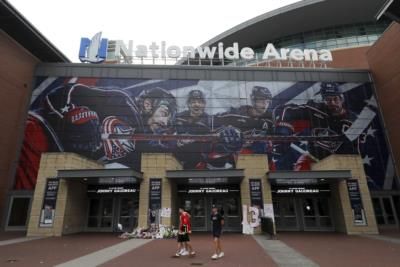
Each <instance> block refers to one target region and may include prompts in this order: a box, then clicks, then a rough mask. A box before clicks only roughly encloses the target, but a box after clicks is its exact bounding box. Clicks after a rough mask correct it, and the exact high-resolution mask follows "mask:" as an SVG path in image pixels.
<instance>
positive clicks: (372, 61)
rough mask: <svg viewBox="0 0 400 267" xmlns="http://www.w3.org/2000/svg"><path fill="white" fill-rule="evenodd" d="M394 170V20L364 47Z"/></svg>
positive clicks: (399, 117)
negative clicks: (377, 37) (375, 40)
mask: <svg viewBox="0 0 400 267" xmlns="http://www.w3.org/2000/svg"><path fill="white" fill-rule="evenodd" d="M367 59H368V62H369V65H370V70H371V73H372V77H373V79H374V82H375V86H376V91H377V97H378V101H379V103H380V106H381V109H382V114H383V117H384V121H385V124H386V129H387V131H388V134H389V141H390V143H391V145H392V149H393V154H394V158H395V162H396V169H397V173H400V166H399V164H400V138H399V137H400V123H399V122H400V108H399V103H400V24H398V23H393V24H392V25H391V26H389V28H388V29H387V30H386V31H385V32H384V34H383V35H382V36H381V38H380V39H379V40H378V41H377V42H376V43H375V44H374V46H372V47H371V48H370V49H369V50H368V51H367Z"/></svg>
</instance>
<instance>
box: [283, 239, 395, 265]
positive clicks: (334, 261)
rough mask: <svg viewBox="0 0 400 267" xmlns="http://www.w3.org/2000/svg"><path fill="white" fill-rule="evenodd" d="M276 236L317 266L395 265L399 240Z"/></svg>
mask: <svg viewBox="0 0 400 267" xmlns="http://www.w3.org/2000/svg"><path fill="white" fill-rule="evenodd" d="M278 238H279V240H280V241H282V242H284V243H285V244H286V245H288V246H290V247H292V248H293V249H295V250H296V251H297V252H299V253H301V254H302V255H304V256H305V257H307V258H309V259H311V260H312V261H314V262H315V263H317V264H319V265H320V266H324V267H325V266H327V267H330V266H332V267H337V266H340V267H347V266H348V267H358V266H360V267H365V266H368V267H375V266H376V267H382V266H385V267H392V266H393V267H398V266H400V244H395V243H392V242H388V241H383V240H376V239H371V238H367V237H363V236H348V235H344V234H339V233H313V232H306V233H279V234H278Z"/></svg>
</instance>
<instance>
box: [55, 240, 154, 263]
mask: <svg viewBox="0 0 400 267" xmlns="http://www.w3.org/2000/svg"><path fill="white" fill-rule="evenodd" d="M150 241H152V240H151V239H130V240H126V241H124V242H122V243H119V244H117V245H114V246H111V247H108V248H104V249H101V250H98V251H96V252H93V253H90V254H88V255H85V256H82V257H80V258H77V259H74V260H71V261H68V262H65V263H62V264H59V265H56V267H92V266H98V265H100V264H102V263H105V262H107V261H109V260H110V259H114V258H116V257H118V256H121V255H122V254H124V253H126V252H128V251H131V250H133V249H136V248H138V247H140V246H142V245H144V244H146V243H148V242H150Z"/></svg>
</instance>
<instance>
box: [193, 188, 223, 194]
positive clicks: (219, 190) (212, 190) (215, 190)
mask: <svg viewBox="0 0 400 267" xmlns="http://www.w3.org/2000/svg"><path fill="white" fill-rule="evenodd" d="M203 193H229V189H226V188H214V187H207V188H198V189H189V190H188V194H203Z"/></svg>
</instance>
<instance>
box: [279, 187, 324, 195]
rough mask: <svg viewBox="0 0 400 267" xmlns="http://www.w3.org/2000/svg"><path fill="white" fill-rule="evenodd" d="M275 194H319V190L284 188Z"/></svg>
mask: <svg viewBox="0 0 400 267" xmlns="http://www.w3.org/2000/svg"><path fill="white" fill-rule="evenodd" d="M276 193H277V194H293V193H295V194H310V193H319V189H315V188H312V189H311V188H304V187H299V188H285V189H278V190H277V191H276Z"/></svg>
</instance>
